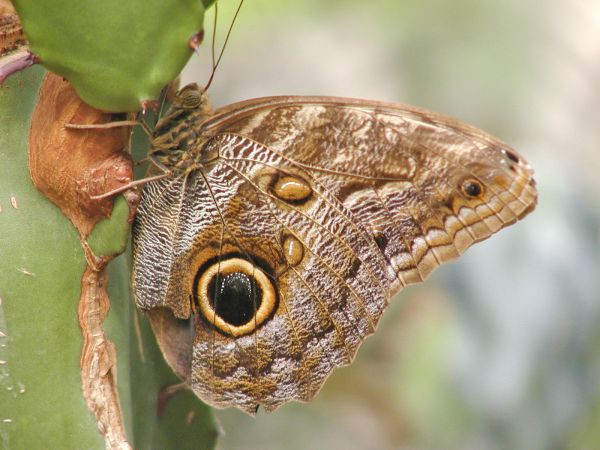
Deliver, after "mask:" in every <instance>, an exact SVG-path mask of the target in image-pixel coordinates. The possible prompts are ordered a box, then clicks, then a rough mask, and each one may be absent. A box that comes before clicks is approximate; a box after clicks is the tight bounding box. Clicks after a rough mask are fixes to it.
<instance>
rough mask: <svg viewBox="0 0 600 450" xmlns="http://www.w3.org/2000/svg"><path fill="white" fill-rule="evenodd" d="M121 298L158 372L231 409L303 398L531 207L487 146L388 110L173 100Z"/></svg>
mask: <svg viewBox="0 0 600 450" xmlns="http://www.w3.org/2000/svg"><path fill="white" fill-rule="evenodd" d="M149 157H150V159H151V160H152V161H153V162H154V163H155V164H154V167H153V169H151V171H150V175H151V177H150V178H149V180H150V181H148V182H147V183H146V184H145V186H144V188H143V192H142V194H141V202H140V205H139V208H138V212H137V215H136V218H135V221H134V224H133V273H132V289H133V294H134V298H135V302H136V304H137V306H138V307H139V308H140V309H141V310H143V311H146V312H147V313H148V316H149V317H150V319H151V322H152V326H153V329H154V331H155V334H156V336H157V338H158V341H159V343H160V345H161V348H162V350H163V353H164V355H165V357H166V359H167V361H168V363H169V365H170V366H171V367H172V368H173V370H174V371H175V372H176V373H177V374H178V375H179V376H180V377H181V378H182V379H184V380H185V381H186V382H187V383H189V385H190V386H191V388H192V389H193V391H194V392H195V393H196V395H198V396H199V397H200V398H201V399H202V400H203V401H205V402H206V403H208V404H210V405H213V406H215V407H219V408H222V407H229V406H235V407H237V408H240V409H242V410H243V411H246V412H248V413H251V414H252V413H255V412H256V411H257V408H258V407H259V406H260V407H263V408H264V409H265V410H267V411H272V410H274V409H276V408H277V407H279V406H280V405H282V404H284V403H286V402H288V401H290V400H298V401H309V400H310V399H311V398H312V397H314V396H315V394H316V393H317V392H318V391H319V390H320V388H321V386H322V385H323V383H324V381H325V379H326V378H327V376H328V375H329V374H330V373H331V371H332V370H333V369H335V368H336V367H340V366H344V365H347V364H349V363H350V362H351V361H352V360H353V358H354V356H355V354H356V352H357V349H358V347H359V346H360V344H361V343H362V342H363V341H364V340H365V338H366V337H367V336H369V335H370V334H372V333H373V332H374V331H375V329H376V327H377V324H378V322H379V319H380V318H381V315H382V314H383V312H384V310H385V309H386V307H387V306H388V304H389V302H390V300H391V298H392V297H393V296H394V295H395V294H396V293H398V292H399V291H400V290H401V289H402V288H404V287H405V286H407V285H409V284H413V283H417V282H421V281H423V280H425V279H426V278H427V277H428V276H429V274H430V273H431V272H432V271H433V270H434V269H435V268H436V267H438V266H439V265H440V264H442V263H444V262H446V261H449V260H452V259H455V258H457V257H458V256H459V255H461V254H462V253H463V252H464V251H465V250H466V249H467V248H468V247H469V246H471V245H472V244H473V243H475V242H478V241H481V240H483V239H486V238H487V237H489V236H490V235H492V234H493V233H495V232H496V231H498V230H500V229H501V228H504V227H506V226H507V225H510V224H512V223H514V222H516V221H517V220H519V219H521V218H523V217H524V216H525V215H527V214H528V213H529V212H531V211H532V210H533V209H534V208H535V204H536V201H537V192H536V188H535V181H534V179H533V171H532V169H531V168H530V166H529V165H528V163H527V162H526V161H525V160H524V159H523V157H521V156H520V155H518V154H517V153H516V152H515V151H514V150H513V149H511V148H510V147H508V146H507V145H506V144H504V143H502V142H500V141H499V140H498V139H496V138H494V137H492V136H490V135H488V134H486V133H484V132H482V131H480V130H478V129H476V128H474V127H471V126H469V125H466V124H464V123H461V122H459V121H457V120H455V119H451V118H448V117H445V116H443V115H440V114H436V113H433V112H429V111H425V110H422V109H418V108H415V107H412V106H406V105H401V104H393V103H384V102H377V101H368V100H357V99H346V98H334V97H291V96H287V97H283V96H282V97H267V98H259V99H254V100H248V101H243V102H240V103H235V104H232V105H229V106H226V107H223V108H221V109H217V110H216V111H212V110H211V109H210V106H209V102H208V98H207V96H206V94H205V92H204V91H203V90H202V89H201V88H199V87H198V86H197V85H195V84H192V85H188V86H186V87H184V88H183V89H182V90H180V91H179V93H178V94H177V96H176V98H175V100H174V102H173V104H172V106H171V108H170V110H169V111H168V112H167V114H166V115H165V116H164V117H163V118H162V119H161V120H160V121H159V122H158V124H157V126H156V128H155V130H154V133H153V135H152V143H151V146H150V150H149Z"/></svg>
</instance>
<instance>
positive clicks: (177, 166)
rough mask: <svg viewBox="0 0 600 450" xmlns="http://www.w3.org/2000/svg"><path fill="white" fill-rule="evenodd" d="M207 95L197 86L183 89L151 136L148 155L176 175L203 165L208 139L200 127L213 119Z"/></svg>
mask: <svg viewBox="0 0 600 450" xmlns="http://www.w3.org/2000/svg"><path fill="white" fill-rule="evenodd" d="M212 113H213V112H212V108H211V106H210V101H209V99H208V95H207V94H206V93H205V92H204V91H203V90H202V89H201V88H199V87H198V85H196V84H190V85H187V86H185V87H184V88H183V89H181V90H180V91H179V92H178V93H177V94H176V96H175V98H174V100H173V102H172V104H171V108H170V109H169V111H168V112H167V113H166V114H165V115H164V116H163V117H162V118H161V119H160V120H159V122H158V123H157V125H156V128H155V129H154V132H153V133H152V137H151V143H150V149H149V151H148V155H149V157H150V158H152V159H154V160H155V161H156V162H158V163H159V165H163V166H165V167H166V168H168V169H169V170H171V171H173V172H181V171H185V170H188V169H189V167H190V166H192V165H199V164H202V161H203V160H205V159H206V158H205V157H204V156H202V155H201V154H199V153H200V152H201V149H202V146H203V143H204V142H205V141H206V140H207V139H208V136H205V135H203V134H202V132H201V131H200V129H199V126H198V124H201V123H202V122H203V121H204V120H205V119H207V118H208V117H210V116H211V115H212Z"/></svg>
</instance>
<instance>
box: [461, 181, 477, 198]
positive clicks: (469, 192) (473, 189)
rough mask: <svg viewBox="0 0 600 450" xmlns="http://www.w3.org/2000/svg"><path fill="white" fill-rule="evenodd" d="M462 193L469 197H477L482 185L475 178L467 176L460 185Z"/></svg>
mask: <svg viewBox="0 0 600 450" xmlns="http://www.w3.org/2000/svg"><path fill="white" fill-rule="evenodd" d="M460 188H461V190H462V193H463V194H465V195H466V196H467V197H469V198H478V197H479V196H481V194H483V186H482V185H481V183H480V182H479V180H476V179H475V178H467V179H466V180H464V181H463V182H462V184H461V186H460Z"/></svg>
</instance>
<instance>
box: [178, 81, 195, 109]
mask: <svg viewBox="0 0 600 450" xmlns="http://www.w3.org/2000/svg"><path fill="white" fill-rule="evenodd" d="M201 105H202V92H201V91H200V88H199V87H198V85H197V84H195V83H194V84H189V85H187V86H185V87H184V88H182V89H181V90H180V91H179V92H178V93H177V96H176V97H175V100H174V101H173V106H174V107H176V108H181V109H196V108H199V107H200V106H201Z"/></svg>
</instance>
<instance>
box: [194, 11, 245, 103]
mask: <svg viewBox="0 0 600 450" xmlns="http://www.w3.org/2000/svg"><path fill="white" fill-rule="evenodd" d="M243 4H244V0H240V3H239V5H238V7H237V9H236V10H235V14H234V15H233V20H232V21H231V24H230V25H229V30H227V35H226V36H225V42H223V47H222V48H221V52H220V53H219V57H218V58H217V60H216V61H215V35H216V34H217V33H216V31H217V13H218V6H219V1H218V0H217V1H216V2H215V20H214V22H213V36H212V72H211V74H210V78H209V79H208V82H207V83H206V86H204V92H206V91H207V90H208V88H209V87H210V85H211V83H212V80H213V78H214V76H215V72H216V70H217V67H218V66H219V63H220V62H221V58H222V57H223V53H224V52H225V47H227V42H228V41H229V36H231V31H232V30H233V25H234V24H235V21H236V19H237V17H238V14H239V13H240V9H242V5H243Z"/></svg>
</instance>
